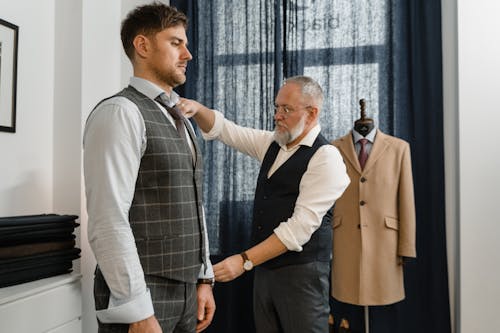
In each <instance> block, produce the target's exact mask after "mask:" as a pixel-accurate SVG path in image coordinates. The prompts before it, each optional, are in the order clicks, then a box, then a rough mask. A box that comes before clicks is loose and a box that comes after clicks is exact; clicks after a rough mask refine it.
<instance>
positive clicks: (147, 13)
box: [120, 2, 188, 60]
mask: <svg viewBox="0 0 500 333" xmlns="http://www.w3.org/2000/svg"><path fill="white" fill-rule="evenodd" d="M187 24H188V19H187V17H186V15H185V14H184V13H182V12H180V11H178V10H177V8H175V7H171V6H167V5H165V4H163V3H159V2H154V3H151V4H149V5H144V6H140V7H137V8H136V9H134V10H133V11H131V12H130V13H128V15H127V17H126V18H125V20H123V22H122V28H121V33H120V35H121V38H122V45H123V49H124V50H125V53H126V54H127V57H129V59H130V60H133V58H134V38H135V37H136V36H137V35H141V34H142V35H145V36H148V37H150V36H153V35H155V34H156V33H158V32H160V31H162V30H164V29H166V28H170V27H175V26H178V25H183V26H184V28H187Z"/></svg>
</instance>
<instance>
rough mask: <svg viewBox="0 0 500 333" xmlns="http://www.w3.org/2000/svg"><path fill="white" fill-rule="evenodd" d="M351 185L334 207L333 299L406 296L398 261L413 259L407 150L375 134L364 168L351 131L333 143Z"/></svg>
mask: <svg viewBox="0 0 500 333" xmlns="http://www.w3.org/2000/svg"><path fill="white" fill-rule="evenodd" d="M332 144H333V145H334V146H336V147H337V148H338V149H339V150H340V153H341V154H342V156H343V158H344V162H345V164H346V167H347V172H348V175H349V178H350V179H351V183H350V184H349V186H348V187H347V189H346V191H345V192H344V194H343V195H342V197H340V198H339V199H338V200H337V202H336V203H335V210H334V215H333V223H332V225H333V262H332V296H333V297H335V299H337V300H339V301H341V302H345V303H351V304H357V305H386V304H392V303H395V302H398V301H400V300H402V299H404V297H405V293H404V285H403V266H402V265H401V264H400V257H416V250H415V204H414V199H413V179H412V171H411V158H410V146H409V144H408V143H407V142H405V141H403V140H401V139H398V138H395V137H392V136H389V135H386V134H384V133H382V132H381V131H380V130H377V134H376V136H375V141H374V144H373V147H372V150H371V153H370V155H369V157H368V161H367V162H366V165H365V169H364V170H363V171H361V167H360V165H359V162H358V158H357V156H356V150H355V148H354V143H353V139H352V132H349V134H347V135H346V136H344V137H342V138H340V139H338V140H335V141H334V142H332Z"/></svg>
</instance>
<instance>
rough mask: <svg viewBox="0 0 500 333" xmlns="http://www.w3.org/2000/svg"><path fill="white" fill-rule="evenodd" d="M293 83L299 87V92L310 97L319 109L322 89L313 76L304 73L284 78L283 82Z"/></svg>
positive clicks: (321, 100) (321, 104)
mask: <svg viewBox="0 0 500 333" xmlns="http://www.w3.org/2000/svg"><path fill="white" fill-rule="evenodd" d="M287 83H295V84H297V85H298V86H300V88H301V93H302V95H303V96H304V97H306V98H311V99H312V101H313V102H314V103H316V104H317V107H318V108H319V109H320V110H321V108H322V106H323V98H324V96H323V89H321V86H320V85H319V83H318V82H316V81H315V80H314V79H313V78H311V77H309V76H304V75H297V76H292V77H289V78H287V79H285V84H287Z"/></svg>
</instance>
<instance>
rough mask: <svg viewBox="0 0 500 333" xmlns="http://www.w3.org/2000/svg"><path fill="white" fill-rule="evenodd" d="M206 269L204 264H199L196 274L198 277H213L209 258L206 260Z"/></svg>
mask: <svg viewBox="0 0 500 333" xmlns="http://www.w3.org/2000/svg"><path fill="white" fill-rule="evenodd" d="M206 265H207V270H206V271H205V265H201V269H200V274H198V279H213V278H214V276H215V274H214V269H213V267H212V263H211V262H210V260H207V263H206Z"/></svg>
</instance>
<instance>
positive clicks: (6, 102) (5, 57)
mask: <svg viewBox="0 0 500 333" xmlns="http://www.w3.org/2000/svg"><path fill="white" fill-rule="evenodd" d="M18 32H19V27H18V26H17V25H14V24H12V23H9V22H7V21H4V20H2V19H0V131H3V132H12V133H14V132H15V131H16V83H17V41H18Z"/></svg>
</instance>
